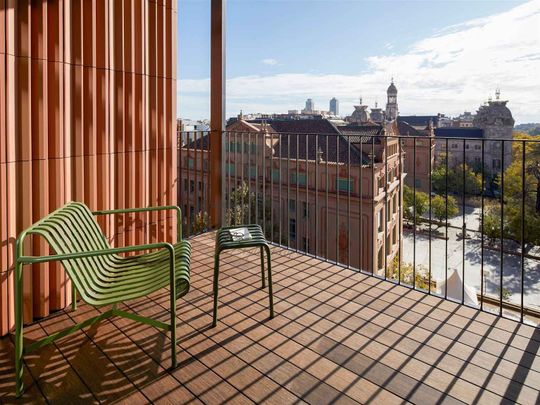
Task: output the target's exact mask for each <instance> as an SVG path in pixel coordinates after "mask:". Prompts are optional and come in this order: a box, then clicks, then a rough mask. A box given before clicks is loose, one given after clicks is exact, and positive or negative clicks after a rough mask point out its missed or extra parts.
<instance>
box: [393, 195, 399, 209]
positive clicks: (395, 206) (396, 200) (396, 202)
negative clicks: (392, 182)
mask: <svg viewBox="0 0 540 405" xmlns="http://www.w3.org/2000/svg"><path fill="white" fill-rule="evenodd" d="M393 207H394V214H396V213H397V207H398V194H397V193H396V194H395V195H394V204H393Z"/></svg>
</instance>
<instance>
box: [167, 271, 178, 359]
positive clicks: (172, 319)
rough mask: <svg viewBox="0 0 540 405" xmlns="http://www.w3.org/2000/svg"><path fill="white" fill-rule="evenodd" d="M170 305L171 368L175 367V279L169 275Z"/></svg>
mask: <svg viewBox="0 0 540 405" xmlns="http://www.w3.org/2000/svg"><path fill="white" fill-rule="evenodd" d="M169 290H170V293H171V296H170V306H171V368H176V366H177V360H176V281H175V280H174V278H172V277H171V285H170V287H169Z"/></svg>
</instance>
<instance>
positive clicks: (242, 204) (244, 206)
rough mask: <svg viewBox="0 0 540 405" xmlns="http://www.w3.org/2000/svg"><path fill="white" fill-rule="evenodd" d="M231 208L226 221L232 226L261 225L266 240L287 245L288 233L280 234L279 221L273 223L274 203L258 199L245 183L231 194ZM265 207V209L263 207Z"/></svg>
mask: <svg viewBox="0 0 540 405" xmlns="http://www.w3.org/2000/svg"><path fill="white" fill-rule="evenodd" d="M228 205H229V208H228V209H227V210H226V212H225V220H226V222H227V223H228V224H230V225H242V224H255V223H258V224H261V226H262V227H263V229H264V230H266V238H267V239H268V240H272V241H273V242H277V243H280V244H283V245H286V244H287V235H286V232H283V231H282V232H281V235H280V232H279V219H277V218H276V220H275V221H274V222H273V223H272V222H271V218H272V215H271V214H272V201H271V199H270V198H266V200H265V204H263V200H262V198H257V196H256V195H255V193H254V192H253V191H251V190H250V189H249V186H248V185H247V183H245V182H243V183H242V184H241V185H240V186H239V187H237V188H236V189H234V190H233V191H231V192H230V193H229V204H228ZM263 206H264V207H263Z"/></svg>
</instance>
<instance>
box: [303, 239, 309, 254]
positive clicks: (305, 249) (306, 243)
mask: <svg viewBox="0 0 540 405" xmlns="http://www.w3.org/2000/svg"><path fill="white" fill-rule="evenodd" d="M302 251H304V252H307V251H308V241H307V238H302Z"/></svg>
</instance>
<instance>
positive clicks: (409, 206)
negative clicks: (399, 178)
mask: <svg viewBox="0 0 540 405" xmlns="http://www.w3.org/2000/svg"><path fill="white" fill-rule="evenodd" d="M403 201H404V202H405V212H404V215H405V218H407V219H410V220H413V219H414V214H415V213H416V220H417V221H418V220H419V219H420V217H421V216H422V215H423V214H425V213H426V212H427V210H428V208H429V196H428V195H427V194H426V193H424V192H422V191H416V192H415V190H414V189H412V188H410V187H409V186H403Z"/></svg>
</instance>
